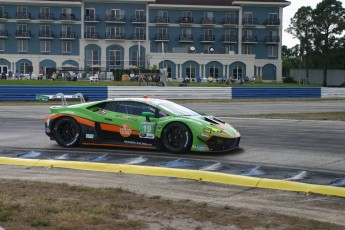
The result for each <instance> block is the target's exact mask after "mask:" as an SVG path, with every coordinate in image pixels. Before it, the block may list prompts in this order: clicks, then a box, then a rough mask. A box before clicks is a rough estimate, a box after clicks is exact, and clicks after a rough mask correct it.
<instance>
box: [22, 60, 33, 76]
mask: <svg viewBox="0 0 345 230" xmlns="http://www.w3.org/2000/svg"><path fill="white" fill-rule="evenodd" d="M30 71H32V66H31V64H29V63H26V62H24V63H22V64H21V65H20V66H19V72H20V73H21V74H30Z"/></svg>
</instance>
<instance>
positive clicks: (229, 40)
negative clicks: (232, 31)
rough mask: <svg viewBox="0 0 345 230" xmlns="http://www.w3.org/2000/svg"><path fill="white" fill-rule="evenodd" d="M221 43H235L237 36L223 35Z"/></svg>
mask: <svg viewBox="0 0 345 230" xmlns="http://www.w3.org/2000/svg"><path fill="white" fill-rule="evenodd" d="M222 43H237V36H235V35H223V37H222Z"/></svg>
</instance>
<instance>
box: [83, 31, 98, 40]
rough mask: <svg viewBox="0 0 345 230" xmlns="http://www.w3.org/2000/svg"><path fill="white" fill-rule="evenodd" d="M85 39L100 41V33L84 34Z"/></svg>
mask: <svg viewBox="0 0 345 230" xmlns="http://www.w3.org/2000/svg"><path fill="white" fill-rule="evenodd" d="M84 38H85V39H86V40H99V39H101V37H100V36H99V33H97V32H86V33H84Z"/></svg>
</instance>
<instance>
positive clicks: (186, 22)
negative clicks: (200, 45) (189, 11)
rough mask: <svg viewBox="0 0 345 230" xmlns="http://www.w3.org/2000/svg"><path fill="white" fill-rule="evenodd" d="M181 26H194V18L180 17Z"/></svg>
mask: <svg viewBox="0 0 345 230" xmlns="http://www.w3.org/2000/svg"><path fill="white" fill-rule="evenodd" d="M178 22H179V23H180V24H181V25H185V26H186V25H192V23H193V17H180V18H179V21H178Z"/></svg>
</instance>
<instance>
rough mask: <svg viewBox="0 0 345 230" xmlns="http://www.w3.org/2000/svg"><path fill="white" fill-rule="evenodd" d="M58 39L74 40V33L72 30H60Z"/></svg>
mask: <svg viewBox="0 0 345 230" xmlns="http://www.w3.org/2000/svg"><path fill="white" fill-rule="evenodd" d="M60 39H61V40H74V39H75V33H74V32H61V33H60Z"/></svg>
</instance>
